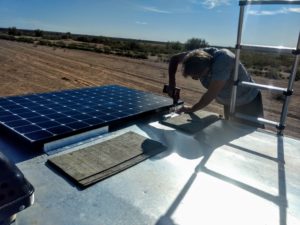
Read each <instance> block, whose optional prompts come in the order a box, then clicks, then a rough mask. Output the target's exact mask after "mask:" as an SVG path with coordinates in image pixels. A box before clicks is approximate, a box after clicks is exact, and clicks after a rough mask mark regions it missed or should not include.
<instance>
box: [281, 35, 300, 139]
mask: <svg viewBox="0 0 300 225" xmlns="http://www.w3.org/2000/svg"><path fill="white" fill-rule="evenodd" d="M299 50H300V32H299V36H298V43H297V49H296V51H298V53H297V52H296V53H295V54H296V56H295V62H294V65H293V69H292V72H291V75H290V78H289V83H288V88H287V93H289V94H287V95H286V96H285V101H284V103H283V106H282V110H281V116H280V124H279V130H280V131H279V133H280V134H282V130H283V129H284V127H285V120H286V117H287V113H288V105H289V102H290V98H291V97H292V92H293V86H294V81H295V78H296V73H297V67H298V62H299V58H300V55H299Z"/></svg>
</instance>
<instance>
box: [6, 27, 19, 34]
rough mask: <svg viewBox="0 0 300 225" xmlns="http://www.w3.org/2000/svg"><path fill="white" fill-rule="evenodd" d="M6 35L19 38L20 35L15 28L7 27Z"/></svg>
mask: <svg viewBox="0 0 300 225" xmlns="http://www.w3.org/2000/svg"><path fill="white" fill-rule="evenodd" d="M7 33H8V35H12V36H19V35H21V34H22V33H21V31H19V30H18V29H17V28H16V27H9V28H8V31H7Z"/></svg>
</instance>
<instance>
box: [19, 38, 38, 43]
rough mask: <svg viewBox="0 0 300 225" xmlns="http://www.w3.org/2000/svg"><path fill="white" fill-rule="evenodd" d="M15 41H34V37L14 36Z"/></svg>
mask: <svg viewBox="0 0 300 225" xmlns="http://www.w3.org/2000/svg"><path fill="white" fill-rule="evenodd" d="M16 41H19V42H25V43H34V39H33V38H29V37H19V38H16Z"/></svg>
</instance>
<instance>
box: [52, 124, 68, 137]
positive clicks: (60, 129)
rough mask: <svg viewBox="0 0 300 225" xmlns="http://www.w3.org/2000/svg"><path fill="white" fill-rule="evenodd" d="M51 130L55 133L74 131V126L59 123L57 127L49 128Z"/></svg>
mask: <svg viewBox="0 0 300 225" xmlns="http://www.w3.org/2000/svg"><path fill="white" fill-rule="evenodd" d="M48 131H49V132H51V133H53V134H56V135H57V134H64V133H68V132H71V131H73V129H72V128H70V127H67V126H64V125H59V126H57V127H51V128H49V129H48Z"/></svg>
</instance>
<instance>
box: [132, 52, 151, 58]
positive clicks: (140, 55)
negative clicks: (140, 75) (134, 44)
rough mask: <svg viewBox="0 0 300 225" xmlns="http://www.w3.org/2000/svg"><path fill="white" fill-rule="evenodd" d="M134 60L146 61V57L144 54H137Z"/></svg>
mask: <svg viewBox="0 0 300 225" xmlns="http://www.w3.org/2000/svg"><path fill="white" fill-rule="evenodd" d="M134 58H136V59H148V55H147V54H145V53H138V54H136V55H135V56H134Z"/></svg>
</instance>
